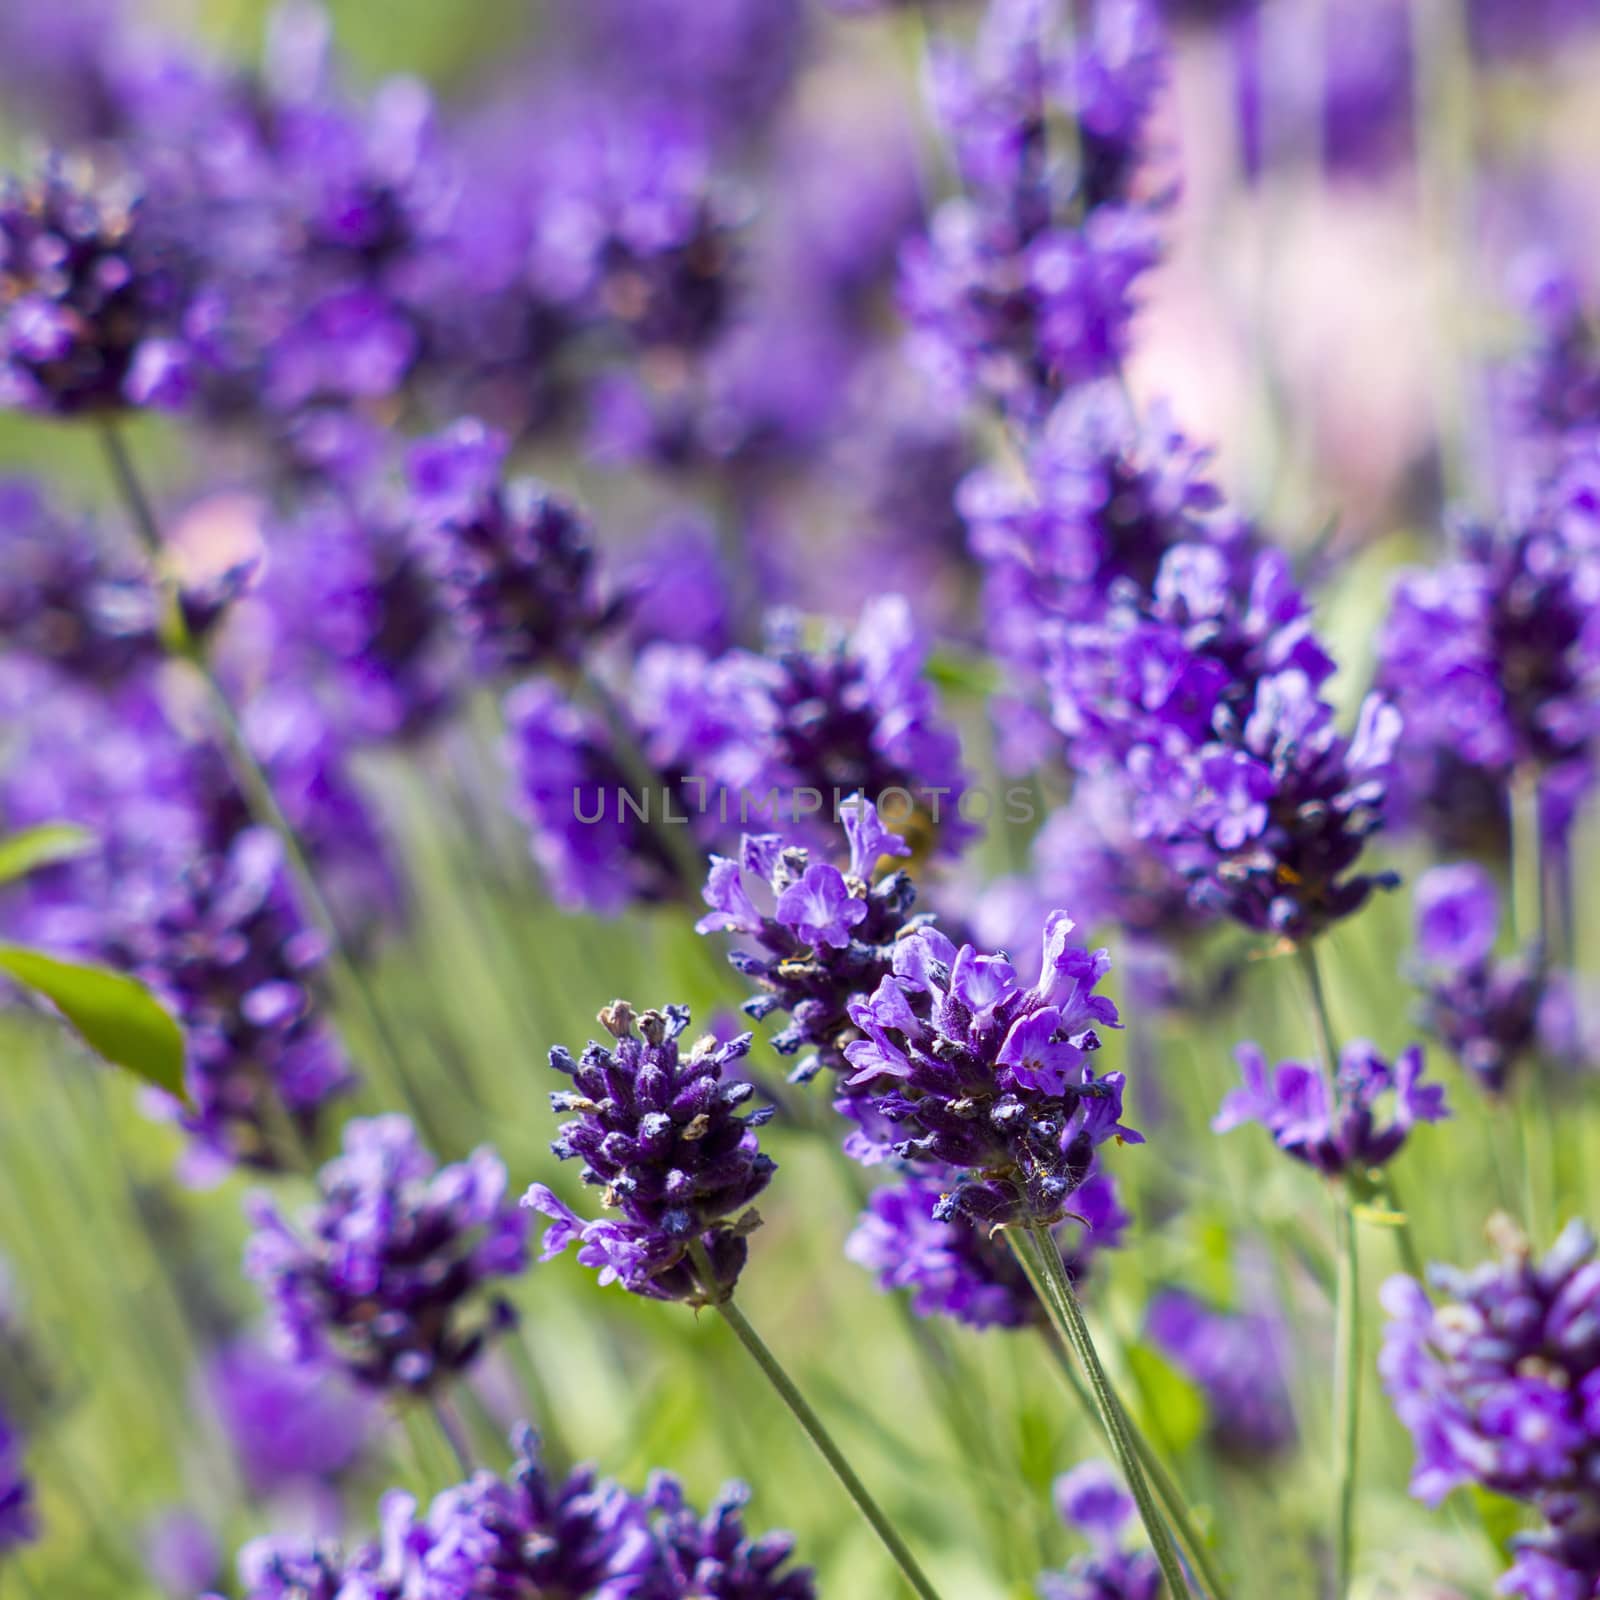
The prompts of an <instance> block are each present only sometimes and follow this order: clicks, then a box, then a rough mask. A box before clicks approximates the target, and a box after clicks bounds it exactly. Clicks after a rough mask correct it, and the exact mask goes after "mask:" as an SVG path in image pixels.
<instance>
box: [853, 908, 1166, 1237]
mask: <svg viewBox="0 0 1600 1600" xmlns="http://www.w3.org/2000/svg"><path fill="white" fill-rule="evenodd" d="M1072 927H1073V924H1072V920H1071V918H1070V917H1068V916H1067V915H1066V914H1065V912H1059V911H1058V912H1055V913H1053V914H1052V915H1051V917H1050V919H1049V921H1048V922H1047V923H1046V925H1045V933H1044V956H1043V963H1042V968H1041V972H1040V977H1039V980H1038V982H1037V983H1035V984H1033V985H1031V986H1030V985H1025V984H1023V983H1022V982H1021V981H1020V980H1019V978H1018V977H1017V973H1016V969H1015V968H1014V967H1013V966H1012V965H1011V963H1010V962H1009V961H1007V960H1006V958H1005V957H1004V956H1000V955H980V954H979V953H978V952H977V950H975V949H974V948H973V947H972V946H971V945H963V946H962V947H961V948H960V949H959V950H958V949H957V948H956V946H955V945H954V944H952V943H951V941H950V940H949V939H947V938H946V937H945V936H944V935H943V934H942V933H940V932H939V931H938V930H937V929H935V928H931V927H925V928H919V929H917V930H916V931H914V932H913V933H911V934H910V935H909V936H907V937H906V938H904V939H902V940H901V941H900V942H899V943H898V945H897V946H896V948H895V956H894V969H893V972H892V974H891V975H890V976H889V977H886V978H884V979H883V980H882V982H881V983H880V984H879V985H878V987H877V988H876V989H875V990H874V991H873V993H872V994H871V995H870V996H860V997H858V998H857V999H855V1000H854V1001H852V1002H851V1005H850V1008H849V1014H850V1020H851V1021H852V1022H853V1023H854V1024H855V1025H856V1027H857V1028H858V1029H859V1030H860V1032H861V1035H862V1037H861V1038H859V1039H857V1040H855V1041H854V1042H852V1043H851V1044H849V1045H847V1046H846V1047H845V1057H846V1059H847V1060H848V1061H849V1063H850V1066H851V1068H852V1072H851V1076H850V1077H849V1078H847V1079H846V1080H845V1082H844V1084H843V1085H842V1086H841V1092H840V1098H839V1100H838V1101H837V1105H838V1109H839V1110H840V1111H842V1112H843V1113H844V1115H845V1116H846V1117H848V1118H850V1119H851V1120H852V1121H853V1122H855V1123H856V1128H855V1130H854V1131H853V1132H852V1135H851V1138H850V1141H849V1143H848V1144H847V1146H846V1148H847V1149H848V1150H849V1151H850V1152H851V1153H852V1154H853V1155H855V1156H856V1157H857V1159H860V1160H865V1161H867V1162H869V1163H872V1162H875V1161H879V1160H885V1159H889V1158H891V1157H892V1158H894V1159H896V1160H899V1161H901V1162H905V1163H908V1164H909V1165H910V1166H911V1167H912V1168H913V1169H914V1170H918V1171H922V1172H925V1173H929V1174H931V1175H934V1176H936V1177H937V1178H938V1179H939V1181H940V1182H941V1183H942V1185H943V1186H944V1193H943V1194H942V1196H941V1198H940V1201H939V1203H938V1205H937V1207H936V1209H935V1216H936V1218H937V1219H938V1220H945V1219H948V1218H952V1217H958V1216H959V1217H962V1218H964V1219H965V1220H967V1221H968V1222H970V1223H973V1224H976V1225H977V1226H979V1227H983V1228H988V1229H991V1230H992V1229H993V1228H995V1227H996V1226H999V1225H1003V1224H1007V1223H1015V1222H1024V1223H1029V1224H1042V1225H1053V1224H1055V1223H1056V1222H1058V1221H1060V1220H1061V1218H1062V1217H1063V1216H1064V1215H1065V1214H1066V1213H1067V1212H1068V1211H1069V1210H1070V1209H1071V1197H1072V1195H1073V1194H1074V1192H1075V1191H1077V1190H1078V1189H1079V1188H1081V1187H1082V1185H1083V1184H1084V1182H1085V1181H1086V1180H1087V1178H1088V1176H1089V1172H1090V1169H1091V1167H1092V1165H1093V1162H1094V1153H1095V1151H1096V1149H1097V1148H1098V1147H1099V1146H1100V1145H1102V1144H1104V1143H1105V1142H1106V1141H1107V1140H1109V1139H1113V1138H1116V1139H1121V1140H1131V1141H1134V1142H1139V1141H1140V1138H1141V1136H1140V1135H1139V1134H1137V1133H1135V1132H1134V1131H1133V1130H1132V1129H1130V1128H1128V1127H1125V1126H1124V1125H1123V1124H1122V1122H1121V1115H1122V1088H1123V1078H1122V1074H1121V1073H1115V1072H1113V1073H1107V1074H1105V1075H1104V1076H1099V1075H1097V1074H1096V1073H1095V1071H1094V1069H1093V1067H1092V1065H1091V1061H1092V1057H1093V1055H1094V1053H1095V1051H1097V1050H1098V1049H1099V1047H1100V1034H1099V1031H1098V1030H1099V1029H1100V1028H1103V1027H1113V1028H1114V1027H1118V1026H1120V1024H1119V1023H1118V1020H1117V1009H1116V1007H1115V1006H1114V1005H1113V1004H1112V1002H1111V1001H1110V1000H1108V999H1107V998H1106V997H1105V996H1103V995H1097V994H1095V992H1094V989H1095V985H1096V984H1097V983H1098V982H1099V980H1100V979H1101V978H1102V977H1103V976H1104V975H1105V973H1106V971H1107V970H1108V969H1109V967H1110V965H1111V963H1110V959H1109V958H1108V957H1107V955H1106V953H1105V952H1104V951H1103V950H1100V951H1095V952H1090V951H1087V950H1084V949H1082V948H1081V947H1079V946H1076V945H1073V944H1071V943H1069V938H1070V935H1071V932H1072Z"/></svg>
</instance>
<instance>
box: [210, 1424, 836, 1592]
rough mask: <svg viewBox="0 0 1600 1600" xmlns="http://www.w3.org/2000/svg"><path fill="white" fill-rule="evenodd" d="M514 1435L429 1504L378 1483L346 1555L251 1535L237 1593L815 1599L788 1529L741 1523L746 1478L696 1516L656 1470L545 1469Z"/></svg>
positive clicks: (527, 1440)
mask: <svg viewBox="0 0 1600 1600" xmlns="http://www.w3.org/2000/svg"><path fill="white" fill-rule="evenodd" d="M513 1442H514V1444H515V1445H516V1450H517V1459H516V1461H515V1462H514V1463H513V1465H512V1468H511V1470H510V1472H509V1473H508V1474H507V1476H506V1477H505V1478H503V1479H502V1478H498V1477H496V1476H494V1475H493V1474H492V1473H489V1472H479V1473H477V1474H476V1475H475V1476H474V1477H472V1478H471V1479H470V1480H469V1481H467V1482H466V1483H463V1484H460V1485H458V1486H457V1487H455V1488H451V1489H446V1490H445V1491H444V1492H443V1493H442V1494H440V1495H438V1496H437V1497H436V1498H435V1500H434V1501H433V1503H432V1505H431V1506H429V1507H428V1508H427V1510H426V1511H423V1510H421V1509H420V1508H419V1507H418V1505H417V1503H416V1501H415V1500H414V1499H413V1498H412V1497H411V1496H410V1495H407V1494H404V1493H402V1492H401V1491H399V1490H394V1491H391V1492H390V1493H389V1494H387V1495H385V1496H384V1498H383V1501H382V1503H381V1506H380V1514H381V1521H382V1538H381V1540H380V1541H379V1542H378V1543H376V1544H371V1545H363V1546H358V1547H357V1548H356V1549H354V1550H353V1551H351V1552H349V1553H348V1554H347V1553H344V1552H342V1551H341V1550H339V1549H338V1548H337V1547H335V1546H332V1545H317V1544H314V1543H310V1542H307V1541H304V1540H298V1539H281V1538H269V1539H261V1540H257V1541H256V1542H255V1543H254V1544H252V1545H250V1546H247V1547H246V1549H245V1550H244V1551H243V1552H242V1553H241V1555H240V1559H239V1577H240V1583H241V1586H242V1589H243V1596H244V1600H357V1597H359V1600H473V1597H475V1596H481V1595H489V1594H494V1595H500V1594H505V1595H512V1594H516V1595H521V1594H528V1595H541V1596H542V1595H550V1596H560V1597H562V1600H567V1597H570V1600H815V1595H816V1585H815V1582H814V1580H813V1578H812V1574H811V1571H810V1569H809V1568H807V1567H800V1566H796V1565H794V1563H793V1561H792V1556H793V1551H794V1539H793V1538H792V1537H791V1536H790V1535H789V1534H785V1533H770V1534H762V1535H753V1534H750V1533H748V1532H747V1531H746V1530H745V1526H744V1521H743V1516H742V1508H743V1506H744V1505H745V1504H746V1503H747V1501H748V1499H749V1491H748V1490H747V1489H746V1488H745V1487H744V1485H742V1484H729V1485H727V1486H726V1487H724V1489H723V1490H722V1492H721V1493H720V1494H719V1495H718V1497H717V1499H716V1500H715V1502H714V1503H713V1504H712V1506H711V1508H710V1509H709V1510H708V1511H707V1512H706V1513H705V1515H704V1516H701V1515H700V1514H699V1513H697V1512H696V1511H695V1509H694V1508H693V1506H692V1505H690V1503H689V1502H688V1501H687V1500H686V1498H685V1496H684V1493H683V1490H682V1488H681V1486H680V1485H679V1483H678V1482H677V1480H676V1479H675V1478H672V1477H671V1476H669V1475H667V1474H665V1473H658V1474H655V1475H653V1476H652V1477H651V1479H650V1482H649V1484H648V1485H647V1487H646V1488H645V1491H644V1493H643V1494H633V1493H630V1492H629V1491H628V1490H627V1489H625V1488H623V1486H622V1485H621V1484H619V1483H617V1482H616V1481H615V1480H614V1479H611V1478H602V1477H599V1476H598V1475H597V1473H596V1472H595V1469H594V1468H593V1467H587V1466H584V1467H578V1468H576V1469H575V1470H574V1471H573V1472H572V1473H570V1474H569V1475H568V1476H567V1477H566V1478H564V1479H561V1478H554V1477H552V1476H551V1475H550V1473H549V1472H548V1471H547V1470H546V1468H545V1467H544V1465H543V1463H542V1462H541V1460H540V1456H539V1449H538V1442H537V1440H536V1438H535V1437H534V1435H533V1434H532V1432H531V1431H530V1430H527V1429H523V1430H521V1431H520V1434H519V1436H518V1437H517V1438H515V1439H514V1441H513Z"/></svg>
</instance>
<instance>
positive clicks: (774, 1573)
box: [645, 1473, 817, 1600]
mask: <svg viewBox="0 0 1600 1600" xmlns="http://www.w3.org/2000/svg"><path fill="white" fill-rule="evenodd" d="M645 1500H646V1503H647V1504H648V1505H649V1506H650V1508H651V1510H652V1511H653V1512H654V1513H655V1519H654V1533H655V1536H656V1539H657V1540H658V1541H659V1543H660V1545H661V1547H662V1549H663V1551H664V1552H665V1554H666V1560H667V1565H668V1567H669V1568H670V1570H671V1573H672V1576H673V1579H674V1582H675V1583H676V1585H677V1587H676V1588H674V1589H673V1590H672V1593H673V1594H674V1595H681V1596H683V1597H684V1600H689V1597H691V1596H692V1597H694V1600H699V1597H701V1596H704V1597H705V1600H816V1596H817V1586H816V1580H815V1578H814V1576H813V1574H812V1571H811V1568H810V1567H796V1566H792V1565H790V1560H791V1558H792V1556H793V1555H794V1548H795V1539H794V1535H793V1534H789V1533H768V1534H762V1535H760V1536H759V1537H752V1536H751V1535H749V1534H747V1533H746V1532H745V1528H744V1517H743V1514H742V1513H743V1510H744V1507H745V1506H746V1505H748V1504H749V1501H750V1490H749V1489H748V1487H746V1485H744V1484H742V1483H730V1484H726V1485H725V1486H724V1487H723V1489H722V1492H721V1493H720V1494H719V1495H718V1496H717V1498H716V1499H715V1500H714V1501H713V1502H712V1504H711V1509H710V1510H709V1511H707V1512H706V1514H705V1515H704V1516H700V1515H698V1514H697V1513H696V1512H695V1509H694V1507H693V1506H691V1505H689V1504H688V1502H687V1501H686V1500H685V1499H684V1496H683V1489H682V1487H681V1485H680V1484H679V1483H678V1481H677V1479H676V1478H673V1477H671V1476H670V1475H669V1474H667V1473H657V1474H655V1476H653V1477H652V1478H651V1480H650V1484H649V1487H648V1488H647V1490H646V1492H645Z"/></svg>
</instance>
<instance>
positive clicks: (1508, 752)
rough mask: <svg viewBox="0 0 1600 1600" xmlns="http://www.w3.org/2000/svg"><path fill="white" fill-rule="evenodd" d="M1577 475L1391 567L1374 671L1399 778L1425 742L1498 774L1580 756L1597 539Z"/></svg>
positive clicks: (1500, 777)
mask: <svg viewBox="0 0 1600 1600" xmlns="http://www.w3.org/2000/svg"><path fill="white" fill-rule="evenodd" d="M1581 482H1582V480H1581V478H1579V477H1577V476H1576V475H1574V477H1573V478H1571V479H1569V480H1568V481H1567V483H1566V485H1565V487H1564V488H1563V489H1558V490H1555V491H1551V492H1550V493H1549V494H1547V495H1546V496H1544V497H1542V501H1541V503H1540V504H1538V505H1536V506H1534V507H1533V508H1532V509H1531V510H1530V511H1527V512H1525V513H1521V514H1519V515H1517V516H1516V518H1515V519H1514V520H1513V521H1511V522H1510V523H1508V524H1507V525H1506V526H1504V527H1502V528H1499V529H1491V528H1486V527H1481V526H1467V527H1464V528H1462V529H1460V530H1459V532H1458V537H1457V547H1456V554H1455V556H1454V558H1453V559H1452V560H1450V561H1449V562H1447V563H1446V564H1444V565H1443V566H1441V567H1438V568H1436V569H1434V570H1432V571H1428V572H1414V573H1411V574H1409V575H1407V576H1406V577H1405V578H1403V579H1402V580H1401V582H1400V584H1399V586H1398V588H1397V589H1396V591H1395V596H1394V602H1393V605H1392V607H1391V609H1390V613H1389V617H1388V620H1387V622H1386V623H1385V625H1384V629H1383V633H1382V636H1381V639H1380V643H1379V655H1380V666H1379V682H1380V685H1382V686H1383V687H1384V688H1385V689H1386V690H1387V692H1388V693H1389V694H1391V695H1392V696H1393V698H1394V700H1395V703H1396V704H1397V705H1398V706H1399V708H1400V712H1401V715H1402V716H1404V717H1405V718H1406V726H1407V739H1406V751H1407V755H1408V758H1409V760H1408V763H1407V769H1408V770H1409V771H1410V772H1411V773H1413V774H1417V775H1416V776H1412V777H1411V778H1410V780H1409V784H1408V786H1409V787H1412V788H1419V787H1424V785H1425V783H1426V780H1427V778H1428V777H1429V776H1430V775H1431V769H1430V767H1429V766H1428V765H1427V764H1426V763H1427V761H1428V759H1429V758H1430V757H1431V755H1432V752H1433V751H1435V750H1442V751H1447V752H1449V753H1450V755H1451V756H1453V757H1454V758H1455V759H1456V760H1457V761H1458V762H1464V763H1466V764H1467V765H1468V766H1469V767H1472V768H1475V769H1477V770H1478V771H1480V772H1482V773H1483V774H1484V775H1486V776H1487V777H1488V778H1490V779H1491V780H1492V781H1493V782H1495V783H1496V784H1497V785H1504V784H1505V783H1506V782H1507V781H1508V780H1509V779H1510V777H1511V775H1512V773H1513V772H1516V771H1518V770H1525V771H1527V772H1531V773H1536V774H1538V775H1540V777H1541V779H1542V780H1544V781H1548V779H1549V776H1550V775H1553V774H1560V773H1561V772H1562V771H1563V769H1569V768H1571V767H1573V766H1575V765H1580V764H1584V763H1586V762H1587V759H1588V754H1589V751H1590V748H1591V746H1592V744H1593V741H1594V738H1595V734H1596V731H1597V728H1600V723H1597V720H1596V713H1595V706H1596V704H1600V700H1597V696H1596V684H1597V683H1600V629H1597V627H1596V625H1595V621H1594V618H1595V615H1596V611H1595V598H1596V595H1597V594H1600V558H1597V551H1600V543H1597V542H1596V541H1595V539H1594V537H1593V535H1592V532H1591V530H1590V526H1589V525H1588V524H1589V515H1588V506H1587V503H1586V495H1585V491H1584V490H1583V489H1582V488H1581Z"/></svg>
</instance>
